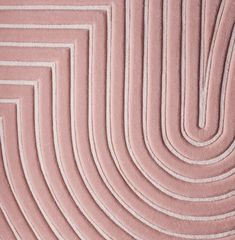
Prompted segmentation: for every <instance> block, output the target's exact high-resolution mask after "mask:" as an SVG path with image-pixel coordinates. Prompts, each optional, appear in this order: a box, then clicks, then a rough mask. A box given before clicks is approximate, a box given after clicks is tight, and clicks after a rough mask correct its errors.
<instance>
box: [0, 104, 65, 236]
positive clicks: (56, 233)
mask: <svg viewBox="0 0 235 240" xmlns="http://www.w3.org/2000/svg"><path fill="white" fill-rule="evenodd" d="M19 102H20V100H19V99H11V100H9V101H8V99H0V103H13V104H15V105H16V106H18V104H19ZM16 109H17V111H19V108H18V107H17V108H16ZM17 117H19V115H18V114H17ZM19 119H20V118H19ZM19 119H18V121H19V122H20V123H21V120H19ZM20 125H21V124H18V125H17V128H18V127H20ZM3 139H4V138H3ZM18 141H19V152H20V158H21V162H22V167H23V171H24V176H25V179H26V181H27V184H28V186H29V189H30V192H31V193H32V196H33V198H34V199H35V202H36V203H37V206H38V208H39V209H40V211H41V213H42V214H43V216H44V218H45V220H46V222H47V223H48V225H49V226H50V228H51V229H52V231H53V232H54V234H55V235H56V237H57V238H58V239H60V240H64V238H63V237H62V235H61V233H60V231H59V230H58V229H57V228H56V226H55V225H54V224H53V223H52V222H51V221H50V219H49V217H48V215H47V213H46V211H44V209H43V208H42V207H41V205H40V201H39V200H38V199H37V197H36V196H35V194H34V191H33V187H32V185H31V183H30V179H29V177H28V173H27V170H26V165H25V163H24V161H25V157H24V151H23V146H22V133H21V131H20V132H18ZM3 142H4V141H3ZM3 146H5V144H4V145H3ZM22 160H23V161H22Z"/></svg>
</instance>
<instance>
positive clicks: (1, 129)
mask: <svg viewBox="0 0 235 240" xmlns="http://www.w3.org/2000/svg"><path fill="white" fill-rule="evenodd" d="M3 134H4V132H3V120H2V117H0V139H1V149H2V158H3V165H4V170H5V173H6V176H7V180H8V183H9V186H10V188H11V191H12V193H13V195H14V198H15V200H16V202H17V204H18V206H19V208H20V210H21V212H22V214H23V216H24V218H25V220H26V221H27V222H28V224H29V226H30V228H31V229H32V231H33V233H34V234H35V236H36V237H37V239H39V240H42V238H41V237H40V233H38V231H37V230H36V228H35V227H34V226H33V224H32V223H31V222H30V221H29V219H28V214H27V212H26V211H25V209H24V208H23V206H22V204H21V201H20V200H19V198H18V194H17V193H16V192H15V187H14V184H12V177H11V174H10V172H9V170H8V162H7V155H6V151H5V145H4V141H3V139H4V136H3Z"/></svg>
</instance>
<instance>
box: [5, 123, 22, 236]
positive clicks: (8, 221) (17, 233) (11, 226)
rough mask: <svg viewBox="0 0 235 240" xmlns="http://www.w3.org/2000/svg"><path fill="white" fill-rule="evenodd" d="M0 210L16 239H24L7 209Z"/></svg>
mask: <svg viewBox="0 0 235 240" xmlns="http://www.w3.org/2000/svg"><path fill="white" fill-rule="evenodd" d="M0 132H2V119H1V118H0ZM1 139H2V134H0V142H2V140H1ZM1 151H2V153H3V149H2V147H1ZM0 209H1V211H2V213H3V215H4V217H5V219H6V221H7V223H8V225H9V226H10V229H11V231H12V232H13V234H14V236H15V238H16V239H17V240H22V238H21V236H20V234H19V232H18V230H17V228H16V227H15V226H14V224H13V223H12V221H11V219H10V217H9V216H8V215H7V212H6V211H5V209H4V208H3V207H2V205H1V204H0Z"/></svg>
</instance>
